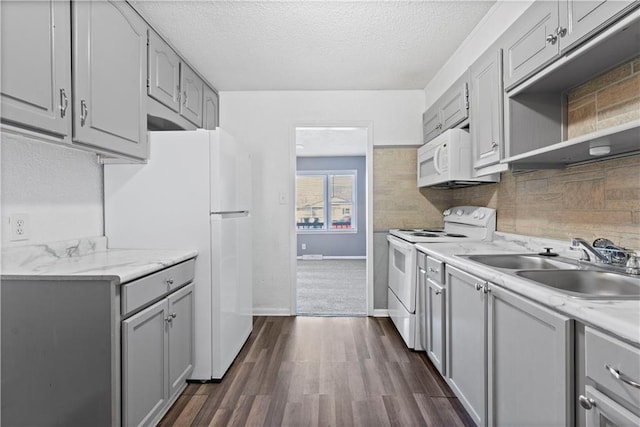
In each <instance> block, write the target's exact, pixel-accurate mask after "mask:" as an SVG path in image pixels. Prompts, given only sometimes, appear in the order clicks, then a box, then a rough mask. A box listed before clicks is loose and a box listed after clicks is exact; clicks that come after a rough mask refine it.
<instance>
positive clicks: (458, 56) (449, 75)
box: [424, 0, 533, 106]
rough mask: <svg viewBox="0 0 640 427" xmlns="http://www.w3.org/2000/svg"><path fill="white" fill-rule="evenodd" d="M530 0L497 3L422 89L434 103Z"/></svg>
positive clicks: (427, 101) (531, 1) (526, 6)
mask: <svg viewBox="0 0 640 427" xmlns="http://www.w3.org/2000/svg"><path fill="white" fill-rule="evenodd" d="M531 3H533V0H525V1H510V0H498V2H497V3H496V4H495V5H493V7H492V8H491V9H489V12H487V14H486V15H485V16H484V18H482V20H481V21H480V22H479V23H478V25H476V27H475V28H474V29H473V31H472V32H471V34H469V36H468V37H467V38H466V39H465V40H464V41H463V42H462V44H461V45H460V47H459V48H458V49H457V50H456V51H455V52H454V54H453V55H452V56H451V58H449V60H448V61H447V62H446V63H445V65H444V66H443V67H442V68H441V69H440V70H439V71H438V72H437V73H436V75H435V76H434V77H433V79H431V81H430V82H429V83H428V84H427V86H426V87H425V89H424V92H425V101H426V102H425V105H427V106H429V105H431V104H433V103H434V102H435V101H436V100H437V99H438V98H439V97H440V96H441V95H442V94H443V93H444V91H445V90H447V89H448V88H449V87H451V85H452V84H453V83H454V82H455V81H456V80H457V79H458V78H459V77H460V76H461V75H462V73H464V72H465V71H466V70H467V68H469V66H470V65H471V64H473V63H474V62H475V60H476V59H478V58H479V57H480V55H481V54H482V53H483V52H484V51H485V50H486V49H487V48H488V47H489V46H491V44H492V43H493V42H495V41H496V40H498V37H499V36H500V35H501V34H502V33H504V32H505V30H506V29H507V28H509V26H510V25H511V24H513V22H514V21H515V20H516V19H517V18H518V17H519V16H520V15H522V13H523V12H524V11H525V9H527V8H528V7H529V6H530V5H531Z"/></svg>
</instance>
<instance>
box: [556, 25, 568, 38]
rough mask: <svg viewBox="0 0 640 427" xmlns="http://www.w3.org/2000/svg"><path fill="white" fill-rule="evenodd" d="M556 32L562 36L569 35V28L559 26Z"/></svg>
mask: <svg viewBox="0 0 640 427" xmlns="http://www.w3.org/2000/svg"><path fill="white" fill-rule="evenodd" d="M556 34H557V35H559V36H560V37H564V36H566V35H567V29H566V28H564V27H558V28H556Z"/></svg>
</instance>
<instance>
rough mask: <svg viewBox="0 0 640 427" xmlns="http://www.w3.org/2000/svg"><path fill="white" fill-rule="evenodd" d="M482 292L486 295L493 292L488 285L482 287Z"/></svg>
mask: <svg viewBox="0 0 640 427" xmlns="http://www.w3.org/2000/svg"><path fill="white" fill-rule="evenodd" d="M482 292H484V293H485V294H488V293H489V292H491V288H490V287H489V284H488V283H485V284H484V285H483V286H482Z"/></svg>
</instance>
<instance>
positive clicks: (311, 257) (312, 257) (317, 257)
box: [296, 255, 367, 261]
mask: <svg viewBox="0 0 640 427" xmlns="http://www.w3.org/2000/svg"><path fill="white" fill-rule="evenodd" d="M296 258H297V259H302V260H305V261H307V260H323V259H367V257H366V256H327V255H302V256H298V257H296Z"/></svg>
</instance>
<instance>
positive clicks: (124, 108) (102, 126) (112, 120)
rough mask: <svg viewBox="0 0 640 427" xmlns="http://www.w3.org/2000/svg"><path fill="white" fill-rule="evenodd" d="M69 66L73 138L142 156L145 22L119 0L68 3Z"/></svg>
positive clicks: (145, 151) (144, 144)
mask: <svg viewBox="0 0 640 427" xmlns="http://www.w3.org/2000/svg"><path fill="white" fill-rule="evenodd" d="M116 47H117V48H116ZM73 69H74V79H73V84H74V85H73V92H74V96H73V98H74V103H73V109H74V119H73V141H74V143H76V144H80V145H85V146H90V147H92V148H96V149H98V151H102V150H103V151H104V152H106V153H116V154H123V155H125V156H129V157H133V158H137V159H145V158H146V157H147V156H148V143H147V135H146V130H147V121H146V120H147V114H146V99H147V26H146V23H145V22H144V21H143V20H142V18H140V16H138V15H137V14H136V12H135V11H134V10H133V9H132V8H131V7H130V6H129V5H128V4H126V3H124V2H120V1H81V2H73Z"/></svg>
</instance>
